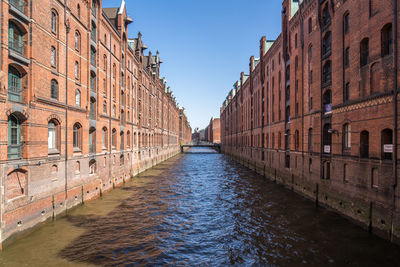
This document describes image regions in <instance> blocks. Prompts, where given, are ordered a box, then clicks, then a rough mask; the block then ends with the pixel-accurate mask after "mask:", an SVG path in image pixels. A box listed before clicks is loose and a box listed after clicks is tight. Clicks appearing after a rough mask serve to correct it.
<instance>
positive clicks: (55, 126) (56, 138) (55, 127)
mask: <svg viewBox="0 0 400 267" xmlns="http://www.w3.org/2000/svg"><path fill="white" fill-rule="evenodd" d="M59 132H60V131H59V122H58V121H56V120H51V121H49V123H48V148H49V153H59V144H60V133H59Z"/></svg>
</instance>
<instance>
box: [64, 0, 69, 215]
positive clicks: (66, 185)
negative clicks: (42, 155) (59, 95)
mask: <svg viewBox="0 0 400 267" xmlns="http://www.w3.org/2000/svg"><path fill="white" fill-rule="evenodd" d="M64 25H65V32H66V36H65V126H64V127H65V148H64V149H65V166H64V170H65V171H64V179H65V202H67V201H68V34H69V31H70V27H69V24H68V21H67V0H64ZM67 209H68V205H67V203H65V211H67Z"/></svg>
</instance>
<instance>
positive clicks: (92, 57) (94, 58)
mask: <svg viewBox="0 0 400 267" xmlns="http://www.w3.org/2000/svg"><path fill="white" fill-rule="evenodd" d="M90 64H92V66H94V67H97V52H96V49H95V48H94V47H93V46H92V47H91V48H90Z"/></svg>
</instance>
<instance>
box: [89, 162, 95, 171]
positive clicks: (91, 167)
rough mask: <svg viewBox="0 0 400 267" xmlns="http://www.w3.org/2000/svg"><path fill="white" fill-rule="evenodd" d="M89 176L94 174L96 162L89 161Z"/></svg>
mask: <svg viewBox="0 0 400 267" xmlns="http://www.w3.org/2000/svg"><path fill="white" fill-rule="evenodd" d="M89 174H96V160H95V159H92V160H91V161H89Z"/></svg>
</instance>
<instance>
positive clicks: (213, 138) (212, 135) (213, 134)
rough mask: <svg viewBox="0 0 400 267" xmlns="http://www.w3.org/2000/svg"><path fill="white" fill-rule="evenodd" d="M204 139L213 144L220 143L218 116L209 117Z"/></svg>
mask: <svg viewBox="0 0 400 267" xmlns="http://www.w3.org/2000/svg"><path fill="white" fill-rule="evenodd" d="M205 141H207V142H210V143H213V144H219V143H221V122H220V119H219V118H211V120H210V123H209V124H208V126H207V127H206V129H205Z"/></svg>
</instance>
